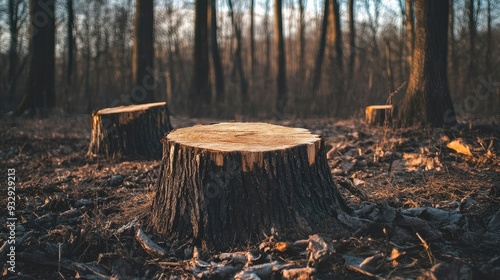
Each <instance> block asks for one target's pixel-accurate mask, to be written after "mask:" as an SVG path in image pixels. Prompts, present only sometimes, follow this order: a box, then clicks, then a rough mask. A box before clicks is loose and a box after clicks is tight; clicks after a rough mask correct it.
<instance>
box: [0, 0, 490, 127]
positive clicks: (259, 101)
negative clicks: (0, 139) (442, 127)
mask: <svg viewBox="0 0 500 280" xmlns="http://www.w3.org/2000/svg"><path fill="white" fill-rule="evenodd" d="M418 2H419V1H415V0H404V1H403V0H398V1H396V2H395V3H396V5H394V6H392V5H389V4H388V2H385V1H381V0H317V1H307V0H283V1H280V0H275V1H270V0H209V1H201V0H196V1H175V0H157V1H152V0H135V1H132V0H117V1H105V0H88V1H81V0H80V1H79V0H59V1H56V0H2V1H0V22H1V24H0V98H1V99H2V100H3V102H1V103H2V105H0V110H1V111H2V112H3V113H5V112H8V111H14V112H16V113H18V114H22V113H25V112H28V113H31V114H41V115H43V114H47V112H48V111H50V110H51V109H53V108H57V109H59V110H63V111H65V112H72V113H75V112H78V113H89V112H91V111H93V110H95V109H98V108H103V107H110V106H118V105H123V104H132V103H144V102H150V101H167V102H168V104H169V107H170V110H171V111H173V112H174V113H180V114H190V115H192V116H218V117H234V116H235V115H236V116H240V115H242V116H248V117H273V116H275V117H283V116H289V117H304V116H335V117H349V116H355V115H359V114H360V113H361V112H363V109H364V106H366V105H370V104H386V103H388V102H394V103H401V100H402V99H403V96H404V95H405V92H406V87H404V88H403V89H402V90H400V91H398V92H395V93H394V90H396V89H398V88H400V86H401V85H403V84H405V85H407V86H409V87H412V86H413V85H412V83H411V81H410V79H409V77H410V73H411V71H412V64H413V63H415V62H414V61H412V58H413V57H414V56H413V54H414V51H415V49H416V48H422V46H424V45H423V43H422V42H420V43H418V40H419V37H418V34H416V33H417V31H418V30H417V25H416V23H417V21H418V19H419V17H418V16H419V10H418V9H424V8H425V9H427V8H429V7H427V8H426V7H421V6H419V5H420V4H419V3H418ZM437 2H440V3H441V2H446V6H439V7H438V8H439V9H438V15H439V17H441V18H442V17H447V19H446V22H445V24H446V25H447V28H446V29H445V30H447V31H445V32H446V33H447V34H439V36H440V37H446V41H445V42H444V43H445V47H446V50H445V51H446V52H445V55H447V60H445V61H444V62H445V64H446V65H444V67H445V68H446V69H445V70H446V71H447V73H448V75H447V80H448V81H447V82H446V84H447V85H449V89H448V90H449V93H450V94H451V97H452V100H453V104H454V105H455V111H456V113H457V114H458V115H459V116H461V117H488V116H496V115H498V114H500V110H499V109H498V108H500V92H499V91H500V90H499V88H498V86H497V84H498V82H500V74H499V73H500V63H499V62H500V60H499V57H500V48H498V42H499V39H500V21H499V20H498V19H499V18H500V17H499V13H500V9H499V8H500V5H499V4H498V3H497V1H492V0H449V1H448V0H439V1H437ZM441 4H442V3H441ZM432 5H433V4H431V6H430V9H431V10H430V11H433V10H432V9H434V8H433V6H432ZM419 7H420V8H419ZM443 7H446V9H447V11H442V8H443ZM431 14H432V13H431ZM438 32H443V29H441V30H438ZM431 43H432V42H431ZM429 69H430V70H433V69H434V68H433V67H431V68H428V70H426V71H427V72H428V71H429ZM422 77H423V76H422ZM488 84H489V85H490V86H489V87H488ZM390 93H394V94H392V95H391V94H390ZM389 97H391V98H389ZM404 106H406V105H404ZM408 110H409V109H408ZM414 110H417V111H418V110H419V109H418V108H414Z"/></svg>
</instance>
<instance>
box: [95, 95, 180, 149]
mask: <svg viewBox="0 0 500 280" xmlns="http://www.w3.org/2000/svg"><path fill="white" fill-rule="evenodd" d="M171 130H172V125H171V124H170V118H169V115H168V109H167V105H166V103H165V102H157V103H148V104H139V105H130V106H120V107H115V108H106V109H102V110H99V111H97V112H94V113H93V114H92V135H91V139H90V146H89V150H88V154H89V155H93V154H98V155H104V156H110V157H115V156H124V157H127V158H145V159H155V158H157V159H159V158H161V143H160V140H161V139H162V138H163V137H164V135H165V133H168V132H170V131H171Z"/></svg>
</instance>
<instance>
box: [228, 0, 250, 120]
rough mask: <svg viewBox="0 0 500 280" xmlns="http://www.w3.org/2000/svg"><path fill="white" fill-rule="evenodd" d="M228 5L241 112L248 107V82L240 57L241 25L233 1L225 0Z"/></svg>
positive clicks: (244, 111) (245, 110)
mask: <svg viewBox="0 0 500 280" xmlns="http://www.w3.org/2000/svg"><path fill="white" fill-rule="evenodd" d="M227 3H228V5H229V12H230V14H231V23H232V25H233V29H234V36H235V37H236V50H235V51H234V58H235V64H236V70H237V71H238V76H239V80H240V90H241V108H242V113H246V112H247V109H248V107H249V104H248V101H249V99H248V82H247V79H246V77H245V70H244V69H243V58H242V54H241V51H242V38H241V27H240V25H239V24H238V22H236V16H235V14H234V10H233V1H232V0H227Z"/></svg>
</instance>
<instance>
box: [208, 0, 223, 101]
mask: <svg viewBox="0 0 500 280" xmlns="http://www.w3.org/2000/svg"><path fill="white" fill-rule="evenodd" d="M210 48H211V50H212V63H213V66H214V68H213V69H214V77H215V98H216V101H217V104H218V105H219V106H221V105H223V104H224V101H225V97H224V91H225V89H224V70H223V68H222V63H221V59H220V52H219V43H218V39H217V1H216V0H211V2H210Z"/></svg>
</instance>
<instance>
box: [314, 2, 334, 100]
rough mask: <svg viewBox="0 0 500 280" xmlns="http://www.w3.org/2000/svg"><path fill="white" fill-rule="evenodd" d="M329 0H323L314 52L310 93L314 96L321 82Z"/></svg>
mask: <svg viewBox="0 0 500 280" xmlns="http://www.w3.org/2000/svg"><path fill="white" fill-rule="evenodd" d="M329 6H330V4H329V0H324V10H323V21H322V23H321V34H320V37H319V45H318V53H317V54H316V62H315V64H314V73H313V80H312V95H313V97H314V96H316V93H317V91H318V88H319V85H320V83H321V74H322V72H321V68H322V66H323V60H324V57H325V48H326V34H327V32H328V11H329Z"/></svg>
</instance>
